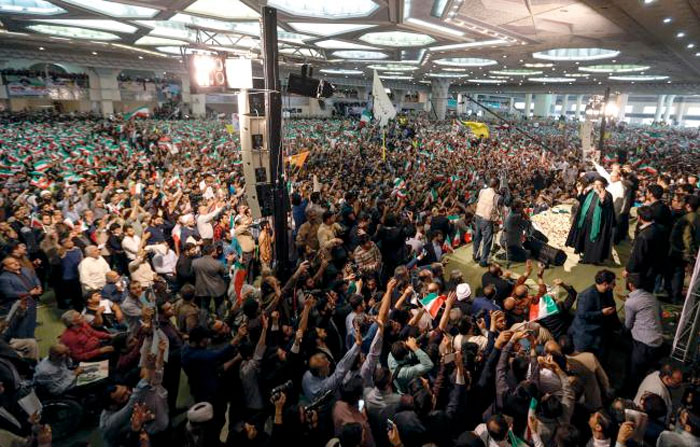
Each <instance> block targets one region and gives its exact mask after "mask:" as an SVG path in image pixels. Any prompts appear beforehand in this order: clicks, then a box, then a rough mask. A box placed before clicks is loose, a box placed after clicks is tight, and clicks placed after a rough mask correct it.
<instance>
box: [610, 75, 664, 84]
mask: <svg viewBox="0 0 700 447" xmlns="http://www.w3.org/2000/svg"><path fill="white" fill-rule="evenodd" d="M608 79H612V80H613V81H642V82H644V81H663V80H664V79H668V76H657V75H622V76H609V77H608Z"/></svg>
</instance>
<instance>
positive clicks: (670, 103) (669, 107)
mask: <svg viewBox="0 0 700 447" xmlns="http://www.w3.org/2000/svg"><path fill="white" fill-rule="evenodd" d="M674 99H676V95H668V104H667V105H666V111H665V113H664V122H666V124H668V123H669V122H670V120H671V112H672V111H673V100H674Z"/></svg>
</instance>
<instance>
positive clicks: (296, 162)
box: [287, 151, 310, 169]
mask: <svg viewBox="0 0 700 447" xmlns="http://www.w3.org/2000/svg"><path fill="white" fill-rule="evenodd" d="M309 153H310V152H309V151H304V152H299V153H298V154H294V155H290V156H289V157H287V163H289V164H290V165H291V166H296V167H297V168H299V169H301V168H302V167H303V166H304V163H306V159H307V158H309Z"/></svg>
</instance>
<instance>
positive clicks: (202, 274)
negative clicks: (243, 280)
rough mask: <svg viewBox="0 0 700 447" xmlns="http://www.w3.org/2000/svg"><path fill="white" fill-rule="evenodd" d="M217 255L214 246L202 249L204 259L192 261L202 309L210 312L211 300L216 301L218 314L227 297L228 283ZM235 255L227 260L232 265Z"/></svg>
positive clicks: (224, 270) (196, 289) (231, 255)
mask: <svg viewBox="0 0 700 447" xmlns="http://www.w3.org/2000/svg"><path fill="white" fill-rule="evenodd" d="M216 256H217V253H216V250H214V246H213V245H205V246H203V247H202V257H201V258H197V259H195V260H194V261H192V271H193V272H194V276H195V283H194V285H195V296H196V297H197V299H198V300H199V306H200V307H201V308H202V309H206V310H209V304H210V303H211V299H212V298H213V299H214V306H215V310H216V311H217V312H218V311H219V307H220V306H221V303H222V302H223V301H224V296H225V295H226V282H225V281H224V275H225V274H226V268H225V267H224V265H223V264H222V263H221V262H219V260H218V259H216ZM233 259H234V257H233V254H230V255H229V256H228V258H227V262H228V263H229V264H230V263H232V262H233Z"/></svg>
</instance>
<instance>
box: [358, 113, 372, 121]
mask: <svg viewBox="0 0 700 447" xmlns="http://www.w3.org/2000/svg"><path fill="white" fill-rule="evenodd" d="M370 121H372V112H370V111H369V110H363V111H362V116H361V117H360V122H361V123H365V124H367V123H369V122H370Z"/></svg>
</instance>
